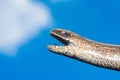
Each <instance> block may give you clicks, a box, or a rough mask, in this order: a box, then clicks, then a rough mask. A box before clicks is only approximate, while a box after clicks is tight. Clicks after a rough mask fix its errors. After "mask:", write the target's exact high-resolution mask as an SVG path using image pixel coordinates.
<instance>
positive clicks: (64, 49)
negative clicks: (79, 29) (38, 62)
mask: <svg viewBox="0 0 120 80" xmlns="http://www.w3.org/2000/svg"><path fill="white" fill-rule="evenodd" d="M64 33H67V35H68V36H66V35H65V34H64ZM51 34H52V35H56V36H59V38H62V39H63V41H64V40H68V41H70V42H71V43H72V44H73V45H72V46H71V45H66V46H57V47H56V46H54V45H52V46H51V45H50V46H48V49H49V50H50V51H52V52H55V53H58V54H62V55H65V56H68V57H72V58H74V59H77V60H80V61H83V62H86V63H89V64H92V65H95V66H100V67H104V68H109V69H114V70H120V46H118V45H112V44H111V45H110V44H104V43H99V42H96V41H93V40H90V39H87V38H84V37H81V36H79V35H78V34H75V33H73V32H71V31H68V30H63V29H54V30H52V31H51Z"/></svg>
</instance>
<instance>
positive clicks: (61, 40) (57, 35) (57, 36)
mask: <svg viewBox="0 0 120 80" xmlns="http://www.w3.org/2000/svg"><path fill="white" fill-rule="evenodd" d="M50 35H51V36H53V37H54V38H55V39H57V40H58V41H60V42H61V43H63V44H64V45H65V46H67V45H69V44H70V41H69V40H67V39H65V38H64V37H62V36H60V35H59V34H55V33H54V32H51V33H50ZM53 45H54V46H58V45H56V44H53Z"/></svg>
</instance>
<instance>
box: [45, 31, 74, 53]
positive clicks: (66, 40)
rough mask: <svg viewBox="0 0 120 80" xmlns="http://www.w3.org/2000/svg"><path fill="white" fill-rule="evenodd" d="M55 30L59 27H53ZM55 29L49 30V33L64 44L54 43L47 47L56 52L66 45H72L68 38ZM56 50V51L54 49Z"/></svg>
mask: <svg viewBox="0 0 120 80" xmlns="http://www.w3.org/2000/svg"><path fill="white" fill-rule="evenodd" d="M55 30H56V31H57V30H59V29H55ZM55 30H52V31H51V32H50V35H51V36H53V37H54V38H55V39H57V40H59V41H60V42H61V43H63V44H64V46H61V45H56V44H52V45H48V46H47V47H48V49H49V50H50V51H52V52H57V51H58V50H60V49H62V48H65V47H67V46H71V45H74V43H72V42H71V41H70V40H68V39H67V38H65V37H63V36H62V35H61V34H60V33H59V32H56V31H55ZM56 50H57V51H56Z"/></svg>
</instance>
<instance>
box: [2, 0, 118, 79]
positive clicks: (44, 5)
mask: <svg viewBox="0 0 120 80" xmlns="http://www.w3.org/2000/svg"><path fill="white" fill-rule="evenodd" d="M5 1H7V0H5ZM17 1H20V2H17ZM17 1H16V0H12V1H11V3H10V2H9V1H8V3H6V2H4V1H3V2H1V3H3V5H2V6H0V10H2V12H3V13H5V12H6V14H2V13H0V17H2V18H3V19H0V21H1V22H0V25H1V27H0V29H1V30H0V38H1V40H0V65H1V66H0V80H93V79H94V80H101V79H104V80H119V79H120V76H119V74H120V72H118V71H114V70H108V69H104V68H100V67H95V66H92V65H89V64H86V63H83V62H80V61H77V60H74V59H71V58H68V57H65V56H62V55H57V54H54V53H52V52H49V51H48V49H47V48H46V46H47V45H48V44H52V43H57V44H61V43H60V42H58V41H57V40H55V39H54V38H52V37H51V36H50V35H49V31H50V30H51V29H53V28H63V29H68V30H71V31H73V32H76V33H78V34H80V35H82V36H84V37H87V38H90V39H93V40H96V41H99V42H104V43H110V44H120V38H119V34H120V31H119V30H120V15H119V14H120V1H119V0H36V1H33V2H31V1H30V0H25V1H26V2H24V0H17ZM22 1H23V2H22ZM13 2H14V3H13ZM23 3H24V4H23ZM8 4H9V6H8ZM13 4H14V6H13ZM18 4H19V5H18ZM6 6H7V8H6ZM8 7H9V8H8ZM14 7H15V9H14ZM2 8H4V9H2ZM8 9H10V10H11V11H9V10H8ZM4 11H5V12H4ZM7 11H8V12H7ZM11 12H14V13H11ZM6 15H8V17H7V18H6V17H4V16H6ZM14 15H16V16H14ZM9 16H10V17H9ZM11 18H12V20H11ZM4 20H5V22H4ZM6 20H8V21H6ZM10 20H11V21H10ZM2 21H3V22H2ZM2 23H5V24H2ZM7 24H8V25H7ZM36 26H37V27H36ZM21 27H22V28H21ZM1 34H2V35H1ZM14 34H16V35H14ZM5 36H6V37H5Z"/></svg>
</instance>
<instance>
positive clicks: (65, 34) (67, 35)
mask: <svg viewBox="0 0 120 80" xmlns="http://www.w3.org/2000/svg"><path fill="white" fill-rule="evenodd" d="M62 34H63V35H64V36H66V37H70V36H71V34H70V33H68V32H62Z"/></svg>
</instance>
